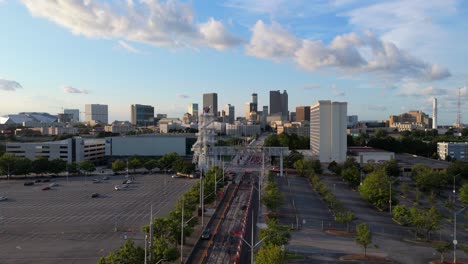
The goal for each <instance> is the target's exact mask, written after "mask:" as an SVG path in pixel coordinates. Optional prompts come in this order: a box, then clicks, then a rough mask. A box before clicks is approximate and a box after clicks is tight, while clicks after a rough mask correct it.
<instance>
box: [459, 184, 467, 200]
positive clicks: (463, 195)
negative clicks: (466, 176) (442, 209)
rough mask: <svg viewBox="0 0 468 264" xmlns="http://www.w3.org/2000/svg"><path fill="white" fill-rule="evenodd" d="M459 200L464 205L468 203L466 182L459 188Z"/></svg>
mask: <svg viewBox="0 0 468 264" xmlns="http://www.w3.org/2000/svg"><path fill="white" fill-rule="evenodd" d="M460 201H461V202H462V203H463V204H465V205H466V204H468V183H465V184H463V186H462V187H461V188H460Z"/></svg>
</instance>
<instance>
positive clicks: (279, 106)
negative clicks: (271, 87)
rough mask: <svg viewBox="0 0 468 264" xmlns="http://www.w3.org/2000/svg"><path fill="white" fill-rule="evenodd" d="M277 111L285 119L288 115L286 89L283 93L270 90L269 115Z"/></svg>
mask: <svg viewBox="0 0 468 264" xmlns="http://www.w3.org/2000/svg"><path fill="white" fill-rule="evenodd" d="M278 113H281V115H282V116H284V117H286V119H287V118H288V117H289V110H288V93H287V92H286V90H284V92H283V93H281V92H280V91H270V115H274V114H278Z"/></svg>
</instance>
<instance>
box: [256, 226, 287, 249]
mask: <svg viewBox="0 0 468 264" xmlns="http://www.w3.org/2000/svg"><path fill="white" fill-rule="evenodd" d="M258 237H259V239H260V240H261V239H265V240H264V242H263V243H264V244H265V245H275V246H282V245H286V244H287V243H288V242H289V240H290V239H291V234H289V227H288V226H285V225H279V224H278V220H276V219H268V220H267V228H265V229H260V231H259V233H258Z"/></svg>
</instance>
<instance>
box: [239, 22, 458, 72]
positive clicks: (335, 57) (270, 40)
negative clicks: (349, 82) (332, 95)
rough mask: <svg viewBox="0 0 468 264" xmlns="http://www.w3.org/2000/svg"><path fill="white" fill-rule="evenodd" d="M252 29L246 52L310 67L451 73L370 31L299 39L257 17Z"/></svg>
mask: <svg viewBox="0 0 468 264" xmlns="http://www.w3.org/2000/svg"><path fill="white" fill-rule="evenodd" d="M252 32H253V34H252V38H251V40H250V43H249V44H248V45H247V47H246V53H247V54H249V55H251V56H255V57H258V58H265V59H272V60H275V61H277V60H279V59H292V60H293V61H295V62H296V63H297V64H298V65H299V66H300V67H301V68H303V69H306V70H309V71H315V70H318V69H320V68H335V69H338V70H342V71H344V72H347V73H348V72H352V73H376V74H380V75H385V76H390V77H394V78H396V79H401V78H410V79H419V80H438V79H444V78H447V77H449V76H450V72H449V71H448V70H447V69H445V68H443V67H441V66H440V65H437V64H430V63H427V62H425V61H423V60H420V59H418V58H416V57H414V56H412V55H410V54H409V53H408V52H406V51H404V50H401V49H399V48H398V47H397V46H396V45H395V44H394V43H391V42H388V41H383V40H381V39H378V38H377V37H375V36H374V34H372V33H370V32H366V33H365V34H364V35H363V36H359V35H358V34H356V33H354V32H352V33H349V34H343V35H337V36H335V38H334V39H333V40H332V41H331V42H330V43H329V44H328V45H327V44H324V43H323V42H322V41H320V40H309V39H298V38H296V37H295V36H293V35H291V34H290V33H289V32H287V31H286V30H285V29H284V28H282V27H281V26H280V25H279V24H278V23H276V22H273V23H272V24H271V25H266V24H265V23H264V22H263V21H261V20H259V21H258V22H257V23H256V24H255V26H254V27H253V28H252Z"/></svg>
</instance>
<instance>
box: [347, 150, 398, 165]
mask: <svg viewBox="0 0 468 264" xmlns="http://www.w3.org/2000/svg"><path fill="white" fill-rule="evenodd" d="M348 153H349V154H350V155H352V156H356V161H357V162H358V163H359V164H366V163H372V164H373V163H384V162H386V161H390V160H392V159H395V153H394V152H390V151H385V150H380V149H375V148H371V147H348Z"/></svg>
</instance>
